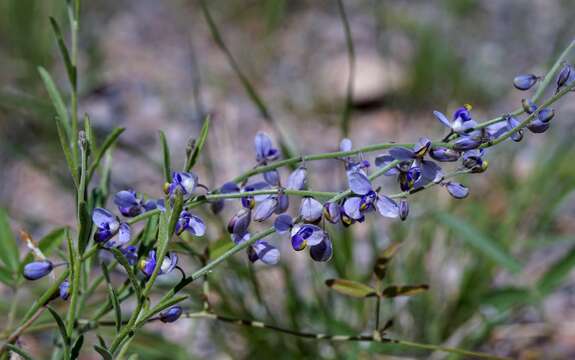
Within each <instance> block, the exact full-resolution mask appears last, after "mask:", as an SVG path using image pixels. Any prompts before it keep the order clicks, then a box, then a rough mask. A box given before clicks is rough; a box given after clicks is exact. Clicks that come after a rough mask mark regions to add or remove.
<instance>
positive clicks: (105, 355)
mask: <svg viewBox="0 0 575 360" xmlns="http://www.w3.org/2000/svg"><path fill="white" fill-rule="evenodd" d="M94 350H96V351H97V352H98V354H100V356H102V359H104V360H113V357H112V354H110V352H109V351H108V350H106V349H104V348H103V347H101V346H99V345H94Z"/></svg>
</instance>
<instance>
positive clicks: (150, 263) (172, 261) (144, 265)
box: [138, 250, 178, 278]
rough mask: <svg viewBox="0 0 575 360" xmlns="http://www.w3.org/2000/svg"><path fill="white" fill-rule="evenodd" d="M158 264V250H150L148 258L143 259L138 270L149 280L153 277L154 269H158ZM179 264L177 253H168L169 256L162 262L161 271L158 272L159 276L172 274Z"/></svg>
mask: <svg viewBox="0 0 575 360" xmlns="http://www.w3.org/2000/svg"><path fill="white" fill-rule="evenodd" d="M156 263H157V260H156V250H150V252H149V253H148V257H147V258H143V259H141V260H140V261H139V262H138V268H139V269H140V271H142V272H143V273H144V275H146V277H148V278H149V277H150V276H152V274H153V272H154V269H155V268H156ZM177 264H178V255H176V253H174V252H168V254H167V255H166V256H165V257H164V259H163V260H162V264H161V265H160V271H159V272H158V275H164V274H167V273H169V272H171V271H172V270H174V268H175V267H176V265H177Z"/></svg>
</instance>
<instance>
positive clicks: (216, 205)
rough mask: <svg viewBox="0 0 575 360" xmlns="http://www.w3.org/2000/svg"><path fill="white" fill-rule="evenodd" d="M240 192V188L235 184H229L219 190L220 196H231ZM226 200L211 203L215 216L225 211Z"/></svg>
mask: <svg viewBox="0 0 575 360" xmlns="http://www.w3.org/2000/svg"><path fill="white" fill-rule="evenodd" d="M239 191H240V187H239V186H238V185H237V184H236V183H233V182H227V183H225V184H224V185H222V187H221V188H220V189H219V191H218V192H219V193H220V194H230V193H236V192H239ZM224 205H225V199H219V200H216V201H212V202H211V210H212V212H213V213H214V214H218V213H220V212H221V211H222V210H223V209H224Z"/></svg>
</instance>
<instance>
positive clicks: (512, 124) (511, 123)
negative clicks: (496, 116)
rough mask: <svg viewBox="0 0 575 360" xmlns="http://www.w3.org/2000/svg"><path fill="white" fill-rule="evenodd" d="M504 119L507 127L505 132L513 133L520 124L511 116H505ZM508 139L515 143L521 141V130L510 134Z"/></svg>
mask: <svg viewBox="0 0 575 360" xmlns="http://www.w3.org/2000/svg"><path fill="white" fill-rule="evenodd" d="M505 119H506V121H505V122H506V125H507V131H513V130H514V129H518V127H519V125H520V124H521V123H520V122H519V120H517V119H516V118H515V117H513V116H511V115H506V116H505ZM510 138H511V140H513V141H515V142H519V141H521V140H522V139H523V129H518V130H517V131H515V132H514V133H512V134H511V136H510Z"/></svg>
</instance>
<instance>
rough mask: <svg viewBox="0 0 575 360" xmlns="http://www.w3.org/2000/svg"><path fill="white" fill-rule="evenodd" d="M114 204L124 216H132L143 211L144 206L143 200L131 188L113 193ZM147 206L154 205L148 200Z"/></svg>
mask: <svg viewBox="0 0 575 360" xmlns="http://www.w3.org/2000/svg"><path fill="white" fill-rule="evenodd" d="M114 204H116V206H117V207H118V210H120V213H122V215H124V216H126V217H134V216H138V215H140V214H141V213H143V212H144V211H145V210H146V208H145V207H144V203H143V200H142V199H141V198H139V197H138V194H137V193H136V192H135V191H133V190H122V191H119V192H117V193H116V195H114ZM147 206H148V208H149V207H151V206H154V208H155V204H154V203H153V202H150V203H149V204H148V205H147Z"/></svg>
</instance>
